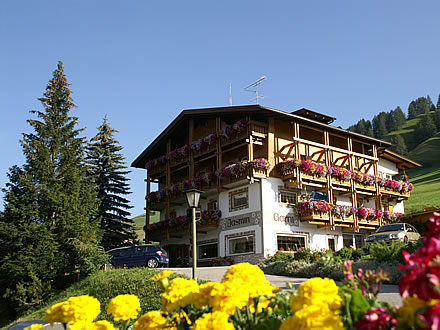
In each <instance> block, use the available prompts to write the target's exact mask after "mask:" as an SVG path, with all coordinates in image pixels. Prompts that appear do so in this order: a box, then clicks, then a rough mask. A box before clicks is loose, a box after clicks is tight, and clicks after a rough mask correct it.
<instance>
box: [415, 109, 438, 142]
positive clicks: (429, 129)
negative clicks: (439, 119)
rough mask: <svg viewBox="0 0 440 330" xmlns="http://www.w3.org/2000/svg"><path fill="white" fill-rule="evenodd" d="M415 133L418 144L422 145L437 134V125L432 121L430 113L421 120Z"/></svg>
mask: <svg viewBox="0 0 440 330" xmlns="http://www.w3.org/2000/svg"><path fill="white" fill-rule="evenodd" d="M414 131H415V136H416V139H417V142H418V143H421V142H423V141H425V140H426V139H429V138H430V137H433V136H434V135H435V134H436V133H437V128H436V127H435V123H434V121H433V120H432V118H431V115H430V114H429V113H428V114H426V115H424V116H423V117H422V118H421V119H420V121H419V122H418V123H417V125H416V128H415V130H414Z"/></svg>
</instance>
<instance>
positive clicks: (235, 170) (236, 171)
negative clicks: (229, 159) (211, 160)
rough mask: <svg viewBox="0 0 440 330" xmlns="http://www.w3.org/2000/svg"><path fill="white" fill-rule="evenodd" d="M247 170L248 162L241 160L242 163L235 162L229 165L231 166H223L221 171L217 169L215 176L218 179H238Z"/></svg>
mask: <svg viewBox="0 0 440 330" xmlns="http://www.w3.org/2000/svg"><path fill="white" fill-rule="evenodd" d="M248 168H249V162H248V161H247V160H242V161H240V162H237V163H235V164H231V165H228V166H225V167H223V168H221V169H218V170H217V171H216V172H215V174H216V176H217V177H218V178H220V179H222V178H224V177H231V176H236V177H238V176H240V175H241V174H242V173H243V172H244V171H245V170H246V169H248Z"/></svg>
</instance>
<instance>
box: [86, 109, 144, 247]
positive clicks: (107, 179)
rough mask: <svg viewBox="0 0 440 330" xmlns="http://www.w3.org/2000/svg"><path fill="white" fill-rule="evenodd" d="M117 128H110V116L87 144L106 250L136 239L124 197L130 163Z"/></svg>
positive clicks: (127, 202) (128, 192) (127, 187)
mask: <svg viewBox="0 0 440 330" xmlns="http://www.w3.org/2000/svg"><path fill="white" fill-rule="evenodd" d="M116 132H118V131H117V130H115V129H113V128H111V127H110V126H109V124H108V122H107V117H105V118H104V121H103V123H102V125H101V126H99V127H98V134H97V135H96V136H95V137H94V138H92V139H91V140H90V143H89V146H88V147H87V160H88V163H89V166H90V172H91V174H92V176H93V178H94V181H95V184H96V187H97V191H98V199H99V201H100V206H99V211H98V215H99V216H100V217H101V220H100V221H101V228H102V230H103V238H102V241H101V245H102V246H103V247H104V248H105V249H111V248H114V247H118V246H124V245H130V244H133V242H134V241H135V240H136V233H135V229H134V222H133V220H132V219H130V218H129V216H130V212H129V211H128V210H129V209H131V208H132V206H130V205H129V201H128V200H127V199H126V198H124V197H123V196H126V195H128V194H130V191H129V185H128V181H129V179H128V178H127V174H128V173H130V171H127V166H126V165H125V163H124V157H123V156H122V155H121V153H120V151H121V150H122V146H120V145H119V142H118V141H116V140H115V138H114V134H115V133H116Z"/></svg>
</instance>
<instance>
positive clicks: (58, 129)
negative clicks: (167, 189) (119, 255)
mask: <svg viewBox="0 0 440 330" xmlns="http://www.w3.org/2000/svg"><path fill="white" fill-rule="evenodd" d="M70 94H71V92H70V90H69V84H68V83H67V80H66V77H65V75H64V69H63V65H62V63H61V62H59V63H58V68H57V70H55V71H54V73H53V77H52V79H51V80H50V81H49V84H48V86H47V87H46V91H45V93H44V94H43V97H41V98H40V99H39V101H40V102H41V104H42V106H43V108H44V110H42V111H31V113H32V114H34V115H36V117H37V119H31V120H28V123H29V124H30V126H31V128H32V130H33V131H32V133H26V134H23V139H22V140H21V141H20V142H21V145H22V148H23V153H24V156H25V163H24V165H23V166H22V167H19V166H14V167H12V168H11V169H10V171H9V174H8V176H9V183H8V184H7V185H6V189H4V192H5V197H4V212H3V213H2V214H1V217H0V251H1V252H0V282H1V283H0V284H1V286H0V287H1V288H5V290H6V291H5V292H3V293H6V297H8V298H9V301H10V303H11V305H12V306H13V307H14V308H16V310H18V309H20V308H29V306H32V305H34V304H39V303H41V302H42V300H43V299H44V297H46V296H47V295H48V294H49V292H50V287H51V285H52V284H53V283H58V284H59V281H60V280H62V279H63V278H65V276H64V274H71V273H72V272H74V271H76V270H77V269H81V268H82V267H83V265H84V262H83V259H82V258H83V255H82V254H81V251H80V249H82V248H83V247H84V246H92V247H93V246H95V247H96V246H97V243H98V240H99V238H100V231H99V226H97V222H95V223H94V222H91V221H90V220H91V219H92V218H93V216H94V215H95V212H96V210H97V206H98V203H97V200H96V192H95V186H94V184H93V181H92V180H91V179H90V178H89V177H88V176H87V171H86V166H85V164H84V142H85V141H84V139H83V138H82V137H80V136H79V135H80V133H81V131H82V130H81V129H77V128H76V126H77V121H78V119H77V118H76V117H71V116H70V114H69V113H70V111H71V110H72V109H73V108H74V107H75V105H74V104H73V101H72V99H71V96H70ZM82 251H84V250H82Z"/></svg>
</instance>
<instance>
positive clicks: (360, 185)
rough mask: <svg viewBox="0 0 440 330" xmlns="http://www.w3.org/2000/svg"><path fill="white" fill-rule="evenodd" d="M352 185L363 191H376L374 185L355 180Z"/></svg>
mask: <svg viewBox="0 0 440 330" xmlns="http://www.w3.org/2000/svg"><path fill="white" fill-rule="evenodd" d="M354 186H355V187H356V190H364V191H368V192H372V193H375V192H376V185H372V186H370V185H365V184H363V183H359V182H356V183H355V184H354Z"/></svg>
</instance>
